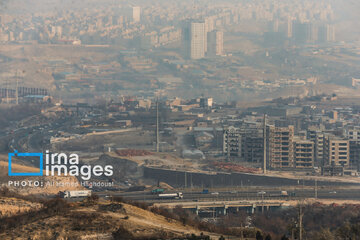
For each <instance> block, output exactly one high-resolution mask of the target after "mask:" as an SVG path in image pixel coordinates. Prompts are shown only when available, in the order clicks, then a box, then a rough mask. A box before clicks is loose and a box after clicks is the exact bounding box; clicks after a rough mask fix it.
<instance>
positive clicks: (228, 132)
mask: <svg viewBox="0 0 360 240" xmlns="http://www.w3.org/2000/svg"><path fill="white" fill-rule="evenodd" d="M226 136H227V142H226V145H227V152H226V161H227V162H230V130H229V128H228V129H227V132H226Z"/></svg>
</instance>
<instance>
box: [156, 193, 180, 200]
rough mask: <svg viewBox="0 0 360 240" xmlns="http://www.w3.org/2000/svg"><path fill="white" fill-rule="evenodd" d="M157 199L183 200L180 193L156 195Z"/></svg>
mask: <svg viewBox="0 0 360 240" xmlns="http://www.w3.org/2000/svg"><path fill="white" fill-rule="evenodd" d="M158 197H159V199H183V198H184V196H183V194H182V193H181V192H177V193H163V194H159V195H158Z"/></svg>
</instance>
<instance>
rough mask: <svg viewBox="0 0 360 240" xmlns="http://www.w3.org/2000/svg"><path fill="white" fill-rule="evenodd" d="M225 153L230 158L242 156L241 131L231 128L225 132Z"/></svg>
mask: <svg viewBox="0 0 360 240" xmlns="http://www.w3.org/2000/svg"><path fill="white" fill-rule="evenodd" d="M223 139H224V142H223V152H224V154H225V155H227V156H228V157H240V156H241V129H240V128H235V127H229V128H227V129H225V130H224V137H223Z"/></svg>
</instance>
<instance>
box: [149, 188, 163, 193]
mask: <svg viewBox="0 0 360 240" xmlns="http://www.w3.org/2000/svg"><path fill="white" fill-rule="evenodd" d="M164 192H165V189H163V188H157V189H153V190H151V194H161V193H164Z"/></svg>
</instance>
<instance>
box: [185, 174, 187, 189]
mask: <svg viewBox="0 0 360 240" xmlns="http://www.w3.org/2000/svg"><path fill="white" fill-rule="evenodd" d="M186 188H187V174H186V171H185V189H186Z"/></svg>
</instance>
